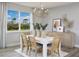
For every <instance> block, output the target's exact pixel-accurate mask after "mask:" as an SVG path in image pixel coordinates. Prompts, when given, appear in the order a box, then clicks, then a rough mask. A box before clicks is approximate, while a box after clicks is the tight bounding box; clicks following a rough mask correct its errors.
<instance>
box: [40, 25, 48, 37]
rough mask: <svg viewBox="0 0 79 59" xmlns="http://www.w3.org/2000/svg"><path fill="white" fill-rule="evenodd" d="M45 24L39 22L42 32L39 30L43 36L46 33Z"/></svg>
mask: <svg viewBox="0 0 79 59" xmlns="http://www.w3.org/2000/svg"><path fill="white" fill-rule="evenodd" d="M47 25H48V24H45V25H42V24H40V26H41V29H42V32H41V36H42V37H45V35H46V32H45V29H46V27H47Z"/></svg>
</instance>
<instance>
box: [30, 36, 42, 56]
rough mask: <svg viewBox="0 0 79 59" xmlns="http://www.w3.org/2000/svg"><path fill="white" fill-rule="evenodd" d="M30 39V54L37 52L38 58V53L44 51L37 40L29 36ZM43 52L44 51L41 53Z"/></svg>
mask: <svg viewBox="0 0 79 59" xmlns="http://www.w3.org/2000/svg"><path fill="white" fill-rule="evenodd" d="M29 39H30V43H31V45H30V54H31V53H32V52H33V51H34V52H35V56H37V53H38V52H39V51H40V50H42V46H40V45H38V44H37V43H36V39H35V37H31V36H29ZM41 52H42V51H41Z"/></svg>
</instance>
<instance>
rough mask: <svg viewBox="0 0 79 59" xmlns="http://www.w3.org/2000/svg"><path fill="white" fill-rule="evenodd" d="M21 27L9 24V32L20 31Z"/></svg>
mask: <svg viewBox="0 0 79 59" xmlns="http://www.w3.org/2000/svg"><path fill="white" fill-rule="evenodd" d="M18 29H19V25H18V24H9V23H8V24H7V30H18Z"/></svg>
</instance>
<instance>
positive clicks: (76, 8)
mask: <svg viewBox="0 0 79 59" xmlns="http://www.w3.org/2000/svg"><path fill="white" fill-rule="evenodd" d="M64 14H67V17H68V19H69V20H73V21H74V25H73V28H72V31H73V32H75V33H76V44H75V45H79V3H72V4H69V5H65V6H61V7H55V8H52V9H49V16H48V18H46V19H45V23H48V24H49V25H48V27H47V30H48V31H52V19H56V18H61V17H62V16H63V15H64Z"/></svg>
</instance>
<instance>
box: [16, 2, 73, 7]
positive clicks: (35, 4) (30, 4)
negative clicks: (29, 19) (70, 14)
mask: <svg viewBox="0 0 79 59" xmlns="http://www.w3.org/2000/svg"><path fill="white" fill-rule="evenodd" d="M15 3H16V4H20V5H24V6H28V7H32V8H34V7H36V8H40V7H41V6H42V7H44V8H53V7H58V6H62V5H67V4H70V3H72V2H41V3H40V2H15ZM40 4H41V6H40Z"/></svg>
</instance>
